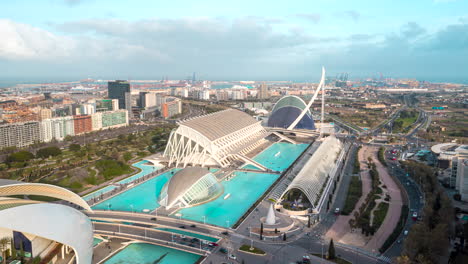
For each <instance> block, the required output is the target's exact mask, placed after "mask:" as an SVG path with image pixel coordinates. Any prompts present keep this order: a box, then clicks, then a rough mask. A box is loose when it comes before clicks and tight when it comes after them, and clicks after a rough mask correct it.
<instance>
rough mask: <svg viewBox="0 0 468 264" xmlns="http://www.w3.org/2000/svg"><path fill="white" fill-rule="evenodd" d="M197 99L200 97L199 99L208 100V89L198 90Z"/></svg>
mask: <svg viewBox="0 0 468 264" xmlns="http://www.w3.org/2000/svg"><path fill="white" fill-rule="evenodd" d="M198 99H200V100H210V91H209V90H201V91H198Z"/></svg>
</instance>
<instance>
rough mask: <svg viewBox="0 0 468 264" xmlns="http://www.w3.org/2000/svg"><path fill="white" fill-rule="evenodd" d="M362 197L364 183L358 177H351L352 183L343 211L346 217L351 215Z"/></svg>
mask: <svg viewBox="0 0 468 264" xmlns="http://www.w3.org/2000/svg"><path fill="white" fill-rule="evenodd" d="M361 196H362V182H361V180H360V179H359V177H357V176H351V182H350V183H349V186H348V193H347V195H346V200H345V205H344V207H343V209H342V210H341V213H342V214H344V215H349V214H350V213H351V212H352V211H353V210H354V207H355V206H356V203H357V202H358V201H359V198H361Z"/></svg>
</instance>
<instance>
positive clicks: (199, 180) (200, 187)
mask: <svg viewBox="0 0 468 264" xmlns="http://www.w3.org/2000/svg"><path fill="white" fill-rule="evenodd" d="M222 193H223V186H222V185H221V184H220V183H219V182H218V180H217V179H216V176H214V175H213V174H212V173H211V172H210V171H209V170H208V169H206V168H202V167H188V168H185V169H183V170H180V171H178V172H177V173H176V174H174V176H172V178H171V179H170V180H169V181H168V182H167V183H166V185H164V187H163V189H162V192H161V196H160V202H159V203H160V204H161V205H163V206H165V207H166V208H167V209H170V208H174V207H191V206H195V205H197V204H201V203H206V202H208V201H211V200H213V199H216V198H217V197H219V196H220V195H221V194H222Z"/></svg>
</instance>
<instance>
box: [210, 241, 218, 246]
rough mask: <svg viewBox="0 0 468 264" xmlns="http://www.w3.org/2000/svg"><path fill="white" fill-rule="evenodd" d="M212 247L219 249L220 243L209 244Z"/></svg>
mask: <svg viewBox="0 0 468 264" xmlns="http://www.w3.org/2000/svg"><path fill="white" fill-rule="evenodd" d="M208 245H209V246H210V247H217V246H219V244H218V243H215V242H211V243H210V244H208Z"/></svg>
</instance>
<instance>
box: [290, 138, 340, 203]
mask: <svg viewBox="0 0 468 264" xmlns="http://www.w3.org/2000/svg"><path fill="white" fill-rule="evenodd" d="M342 147H343V144H342V143H341V141H340V140H339V139H337V138H336V137H335V136H329V137H327V138H326V139H325V140H324V141H323V143H322V144H321V145H320V147H319V148H318V149H317V150H316V151H315V153H314V154H313V155H312V157H310V159H309V160H308V161H307V162H306V164H304V167H303V168H302V170H301V171H300V172H299V173H298V175H297V176H296V177H295V178H294V180H293V181H292V182H291V184H290V185H289V186H288V188H287V189H286V190H285V191H284V192H283V194H282V195H281V197H283V196H284V195H285V194H286V193H287V192H288V191H289V190H292V189H298V190H300V191H301V192H302V193H304V194H305V195H306V196H307V199H308V200H309V202H310V203H311V204H312V206H313V207H314V208H315V202H317V201H318V200H319V199H320V195H321V193H320V190H321V189H322V188H323V186H324V184H325V183H326V180H327V177H328V174H329V173H330V171H331V170H332V169H333V167H334V166H335V162H336V159H337V157H338V155H339V153H340V151H341V149H342Z"/></svg>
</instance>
